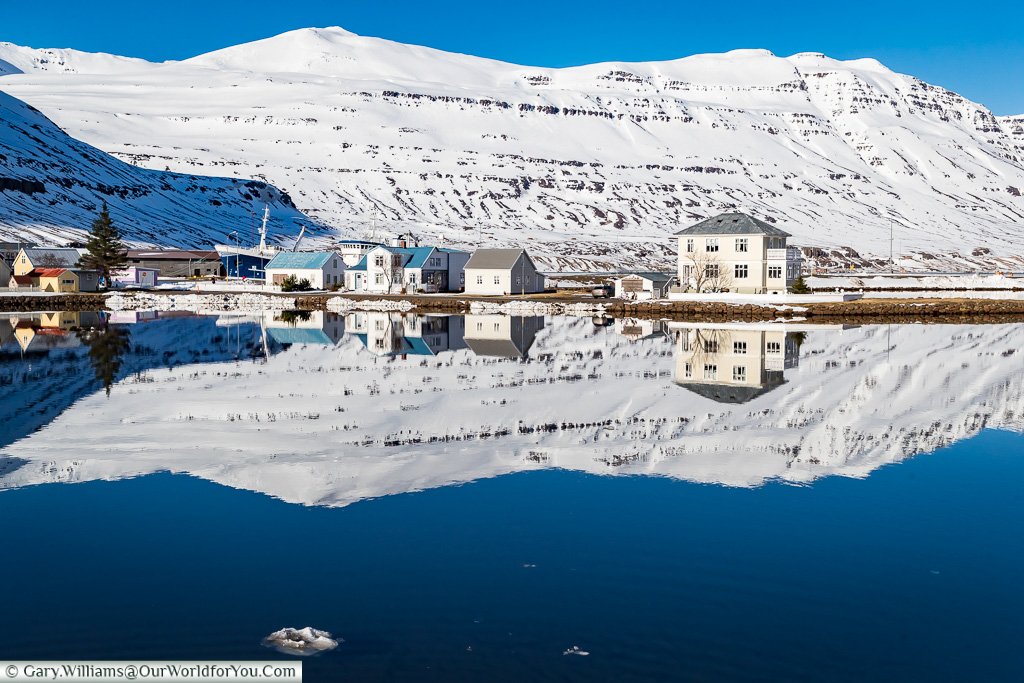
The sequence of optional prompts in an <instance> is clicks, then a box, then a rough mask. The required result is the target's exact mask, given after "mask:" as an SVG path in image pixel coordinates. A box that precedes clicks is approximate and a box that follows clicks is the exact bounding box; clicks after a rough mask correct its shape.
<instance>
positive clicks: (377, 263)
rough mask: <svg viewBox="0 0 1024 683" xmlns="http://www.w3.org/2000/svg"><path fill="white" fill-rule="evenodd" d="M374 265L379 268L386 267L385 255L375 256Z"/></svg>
mask: <svg viewBox="0 0 1024 683" xmlns="http://www.w3.org/2000/svg"><path fill="white" fill-rule="evenodd" d="M373 265H375V266H377V267H378V268H383V267H384V257H383V256H374V257H373Z"/></svg>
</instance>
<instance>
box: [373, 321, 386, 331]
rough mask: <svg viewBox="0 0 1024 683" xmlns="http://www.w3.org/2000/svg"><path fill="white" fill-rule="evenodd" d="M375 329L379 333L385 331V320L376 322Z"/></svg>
mask: <svg viewBox="0 0 1024 683" xmlns="http://www.w3.org/2000/svg"><path fill="white" fill-rule="evenodd" d="M373 327H374V329H376V330H377V331H378V332H383V331H384V321H383V320H377V321H375V322H374V324H373Z"/></svg>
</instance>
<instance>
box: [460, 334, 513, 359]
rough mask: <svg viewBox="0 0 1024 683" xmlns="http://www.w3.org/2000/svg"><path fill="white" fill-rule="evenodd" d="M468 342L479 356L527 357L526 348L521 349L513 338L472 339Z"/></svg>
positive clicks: (468, 339) (467, 338) (467, 339)
mask: <svg viewBox="0 0 1024 683" xmlns="http://www.w3.org/2000/svg"><path fill="white" fill-rule="evenodd" d="M465 341H466V344H467V345H468V346H469V348H471V349H473V353H475V354H476V355H478V356H495V357H499V358H525V357H526V350H525V349H520V348H519V347H518V346H517V345H516V343H515V342H514V341H512V340H511V339H470V338H469V337H466V338H465Z"/></svg>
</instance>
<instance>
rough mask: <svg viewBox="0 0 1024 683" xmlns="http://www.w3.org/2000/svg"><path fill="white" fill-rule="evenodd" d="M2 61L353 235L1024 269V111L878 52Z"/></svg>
mask: <svg viewBox="0 0 1024 683" xmlns="http://www.w3.org/2000/svg"><path fill="white" fill-rule="evenodd" d="M0 59H4V60H7V61H8V62H10V63H12V64H16V65H17V66H18V68H19V69H20V70H21V71H24V72H25V73H22V74H12V75H8V76H4V77H3V79H2V81H0V87H2V88H4V89H6V90H8V91H9V92H11V93H15V94H17V95H18V96H20V97H23V98H25V99H26V100H27V101H29V102H31V103H33V104H34V105H36V106H38V107H39V108H40V109H42V110H43V111H45V112H47V114H48V115H50V116H52V117H54V119H55V120H56V121H57V122H58V123H59V124H61V125H62V126H64V127H66V128H67V129H68V130H70V131H72V132H73V133H75V134H76V135H80V136H81V137H82V138H83V139H86V140H88V141H89V142H92V143H93V144H96V145H97V146H99V147H100V148H102V149H104V150H106V151H108V152H111V153H114V154H116V155H118V156H120V157H121V158H123V159H125V160H128V161H130V162H132V163H134V164H136V165H139V166H145V167H151V168H164V167H168V168H171V169H173V170H176V171H180V172H188V173H204V174H226V175H232V176H236V177H240V178H258V179H262V180H266V181H267V182H270V183H274V184H276V185H277V186H279V187H283V188H285V189H287V190H288V192H289V193H290V194H291V196H292V197H293V198H294V200H295V202H296V205H297V206H298V207H299V208H300V209H302V210H304V211H306V212H307V213H309V214H311V215H313V216H315V217H316V218H318V219H320V220H322V221H323V222H325V223H329V224H331V225H334V226H335V227H336V228H337V229H338V232H339V234H342V235H344V236H351V235H353V234H358V233H361V232H363V231H365V230H366V229H367V227H368V224H369V222H370V219H371V215H373V214H376V215H377V217H378V222H379V223H380V224H381V226H383V227H384V228H385V229H387V230H389V231H391V232H401V231H407V230H412V231H413V232H417V233H419V234H420V235H421V236H423V237H424V238H429V239H434V240H440V241H442V242H445V243H448V244H453V245H462V246H473V245H476V244H482V243H487V244H523V243H525V244H527V245H530V246H531V247H532V248H533V250H534V251H536V252H537V253H538V254H540V255H542V256H543V257H544V260H545V261H546V262H547V264H548V265H549V266H557V267H562V268H605V267H616V266H624V265H626V266H636V265H646V266H654V265H657V264H658V263H668V262H669V261H670V258H669V257H670V254H671V252H672V250H673V249H674V244H673V240H672V239H670V235H671V233H672V232H674V231H675V230H677V229H679V228H680V227H682V226H686V225H688V224H690V223H691V222H695V221H697V220H699V219H701V218H703V217H706V216H708V215H712V214H715V213H718V212H721V211H725V210H732V209H739V210H745V211H749V212H752V213H755V214H757V215H759V216H761V217H763V218H765V219H767V220H769V221H771V222H774V223H775V224H777V225H779V226H780V227H783V228H785V229H786V230H788V231H790V232H792V233H794V235H796V238H797V239H796V240H795V241H796V242H798V243H799V244H801V245H803V246H806V247H809V248H813V249H817V250H818V251H815V252H814V253H815V254H817V257H818V258H819V260H821V261H823V262H827V261H830V260H832V261H839V260H852V261H857V260H860V259H861V257H867V256H874V257H878V256H886V257H887V256H888V253H889V235H890V228H891V229H892V231H893V233H894V244H893V246H894V247H895V249H896V251H897V252H901V253H904V254H906V255H907V259H906V261H907V263H908V264H910V263H912V262H916V263H917V264H929V265H935V266H942V265H949V264H951V263H957V264H959V265H964V264H970V263H983V262H984V263H988V264H994V265H999V264H1002V265H1004V266H1005V265H1010V266H1011V267H1012V266H1013V264H1014V263H1017V264H1018V265H1019V260H1018V261H1014V259H1012V258H1011V257H1014V256H1019V246H1018V245H1019V243H1020V239H1021V237H1022V236H1024V234H1022V233H1024V198H1022V197H1021V192H1022V188H1024V151H1022V148H1024V134H1022V132H1021V122H1022V119H1021V118H1019V117H1016V118H1015V117H996V116H994V115H993V114H992V113H991V112H989V111H988V110H987V109H985V107H983V106H982V105H979V104H976V103H973V102H970V101H968V100H966V99H965V98H963V97H961V96H959V95H957V94H955V93H952V92H950V91H948V90H945V89H943V88H939V87H936V86H932V85H929V84H927V83H924V82H922V81H920V80H918V79H916V78H913V77H911V76H905V75H900V74H896V73H893V72H892V71H890V70H889V69H887V68H885V67H884V66H883V65H881V64H879V63H878V62H876V61H874V60H869V59H865V60H854V61H845V62H844V61H837V60H833V59H829V58H828V57H825V56H824V55H821V54H814V53H804V54H798V55H793V56H791V57H788V58H780V57H776V56H774V55H772V54H771V53H769V52H767V51H763V50H740V51H734V52H730V53H726V54H720V55H698V56H694V57H688V58H685V59H679V60H675V61H669V62H655V63H605V64H594V65H588V66H583V67H574V68H566V69H547V68H537V67H524V66H517V65H512V64H505V63H501V62H495V61H491V60H486V59H479V58H475V57H468V56H464V55H455V54H450V53H444V52H440V51H437V50H431V49H427V48H422V47H415V46H409V45H402V44H399V43H393V42H389V41H385V40H380V39H374V38H365V37H360V36H355V35H353V34H351V33H348V32H346V31H343V30H342V29H337V28H332V29H306V30H300V31H293V32H290V33H286V34H283V35H281V36H277V37H275V38H270V39H267V40H263V41H258V42H255V43H249V44H246V45H240V46H236V47H232V48H227V49H225V50H220V51H217V52H214V53H210V54H207V55H202V56H199V57H196V58H193V59H189V60H186V61H184V62H177V63H166V64H146V63H139V62H137V61H133V62H131V63H122V62H120V61H118V59H120V58H114V57H110V56H102V59H101V58H100V57H99V56H90V57H89V59H91V60H92V61H93V62H98V63H99V66H91V65H87V64H86V61H87V60H86V58H85V57H81V56H80V55H65V56H64V58H63V59H64V64H63V67H62V70H61V69H53V68H48V69H45V70H44V69H42V68H41V67H36V66H34V64H36V63H37V62H39V61H40V60H42V59H49V58H48V57H46V56H45V55H44V56H42V57H40V56H39V55H38V54H37V53H36V52H34V51H31V50H29V49H27V48H15V47H13V46H7V47H6V52H5V51H4V46H0ZM76 60H80V61H81V64H78V62H76ZM48 64H49V62H48ZM90 71H92V73H90ZM979 248H984V249H989V250H990V253H988V254H980V255H974V254H973V252H975V251H976V250H978V249H979ZM911 255H912V256H911Z"/></svg>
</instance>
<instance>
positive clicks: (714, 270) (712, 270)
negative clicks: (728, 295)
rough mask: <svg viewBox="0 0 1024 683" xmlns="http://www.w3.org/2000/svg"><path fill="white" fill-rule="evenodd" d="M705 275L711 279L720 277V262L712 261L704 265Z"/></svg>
mask: <svg viewBox="0 0 1024 683" xmlns="http://www.w3.org/2000/svg"><path fill="white" fill-rule="evenodd" d="M704 277H705V278H707V279H709V280H714V279H715V278H717V277H718V264H717V263H711V264H708V265H706V266H704Z"/></svg>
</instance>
